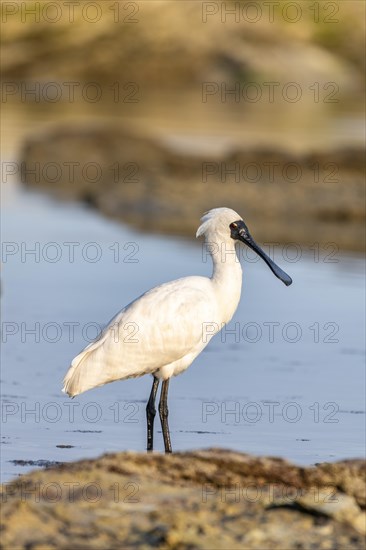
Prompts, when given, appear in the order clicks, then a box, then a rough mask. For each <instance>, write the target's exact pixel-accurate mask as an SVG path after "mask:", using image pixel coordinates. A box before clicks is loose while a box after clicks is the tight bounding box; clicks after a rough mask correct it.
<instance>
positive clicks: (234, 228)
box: [196, 208, 292, 286]
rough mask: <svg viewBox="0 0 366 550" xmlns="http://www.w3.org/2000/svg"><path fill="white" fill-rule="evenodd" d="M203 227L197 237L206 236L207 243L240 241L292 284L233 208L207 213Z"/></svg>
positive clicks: (203, 219)
mask: <svg viewBox="0 0 366 550" xmlns="http://www.w3.org/2000/svg"><path fill="white" fill-rule="evenodd" d="M201 222H202V223H201V225H200V226H199V228H198V229H197V233H196V237H200V236H201V235H204V236H205V238H206V241H213V240H216V239H217V238H219V239H220V240H221V239H224V240H225V239H233V240H234V241H240V242H242V243H244V244H246V245H247V246H249V248H251V249H252V250H254V252H256V253H257V254H258V255H259V256H260V257H261V258H262V259H263V260H264V261H265V262H266V264H267V265H268V267H269V268H270V269H271V271H272V272H273V273H274V275H276V277H278V279H280V280H281V281H282V282H283V283H284V284H285V285H286V286H289V285H290V284H291V283H292V279H291V277H290V276H289V275H287V273H285V272H284V271H283V270H282V269H281V268H280V267H279V266H278V265H277V264H275V262H274V261H273V260H272V259H271V258H270V257H269V256H267V254H266V253H265V252H264V251H263V250H262V249H261V247H260V246H259V245H257V243H256V242H255V240H254V239H253V237H252V236H251V234H250V233H249V229H248V227H247V226H246V225H245V223H244V220H243V219H242V217H241V216H239V214H238V213H237V212H235V210H232V209H231V208H214V209H212V210H209V211H208V212H206V213H205V214H204V215H203V217H202V218H201Z"/></svg>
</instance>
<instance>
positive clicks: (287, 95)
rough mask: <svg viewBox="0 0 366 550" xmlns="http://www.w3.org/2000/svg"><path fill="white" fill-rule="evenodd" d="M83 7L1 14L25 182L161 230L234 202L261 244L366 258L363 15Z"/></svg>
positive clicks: (358, 5) (274, 8)
mask: <svg viewBox="0 0 366 550" xmlns="http://www.w3.org/2000/svg"><path fill="white" fill-rule="evenodd" d="M25 4H26V7H25V6H24V5H25ZM71 4H75V5H74V6H73V7H72V6H71V5H70V3H62V4H59V7H57V5H56V6H55V3H49V2H27V3H24V2H23V3H21V2H18V3H17V2H4V3H3V4H2V6H1V9H2V17H3V22H5V24H3V35H2V49H3V64H2V78H3V82H2V91H3V102H6V104H7V105H6V107H7V110H8V112H9V113H10V114H9V118H10V119H11V117H14V120H15V119H17V125H18V129H17V130H14V129H13V130H12V131H13V132H14V131H16V132H18V134H19V136H17V139H16V140H15V141H16V142H17V144H18V150H19V151H20V153H19V160H21V161H22V162H23V164H22V180H23V182H24V183H27V184H28V185H37V186H41V187H42V188H44V189H47V190H50V191H52V192H54V191H56V192H57V193H58V194H59V195H62V196H64V197H66V196H67V197H69V198H70V197H72V198H77V199H81V200H86V201H87V202H89V203H91V204H93V205H94V206H96V207H97V208H99V209H100V210H101V211H103V212H104V213H105V214H107V215H110V216H113V217H116V218H121V219H122V220H125V221H127V222H129V223H132V224H135V225H137V226H139V227H142V228H144V229H148V230H156V231H164V232H169V233H171V232H173V233H182V234H192V233H193V231H194V228H195V227H196V226H197V222H198V218H199V216H200V215H201V214H202V212H203V211H205V210H207V209H209V208H211V207H213V206H221V205H226V206H231V207H234V208H236V209H237V210H238V211H239V212H241V213H243V216H245V218H246V219H247V220H248V224H250V226H251V227H252V228H253V233H254V234H255V235H256V237H257V238H258V239H259V240H261V239H262V240H266V241H271V242H274V241H279V242H297V243H300V244H309V245H310V244H311V243H314V242H318V243H319V242H322V243H335V245H336V246H337V247H338V246H339V247H341V248H343V249H348V250H355V251H359V250H363V249H364V232H363V225H364V220H365V209H364V201H363V197H364V187H363V185H364V168H363V165H364V156H363V145H364V141H363V140H364V137H363V135H364V131H363V96H364V80H363V69H364V51H363V44H364V37H365V35H364V12H365V6H364V4H363V3H362V2H358V1H353V0H350V1H347V2H343V1H335V2H331V3H329V2H316V3H314V2H307V1H305V2H295V3H288V2H283V1H281V2H273V3H271V2H269V3H260V2H254V3H253V2H247V1H242V2H238V1H237V2H197V1H190V0H188V1H185V2H178V1H169V0H161V1H157V0H155V1H154V2H150V1H148V0H145V1H141V2H139V1H138V2H124V1H121V2H114V3H112V2H94V3H90V2H77V3H71ZM92 4H93V5H92ZM290 4H291V5H290ZM22 117H23V118H24V121H27V124H23V123H22ZM50 122H52V125H51V128H50V127H49V123H50ZM9 125H11V122H9ZM25 128H28V131H25ZM20 144H22V147H20V146H19V145H20ZM49 163H51V164H49ZM52 163H54V166H53V169H52ZM55 165H56V166H55ZM93 166H94V168H93ZM35 167H37V168H35ZM70 167H72V173H71V171H70V170H71V168H70ZM32 170H33V175H32V173H31V172H32ZM34 170H35V172H34ZM52 170H53V171H52ZM93 170H94V171H93ZM37 171H38V173H37ZM35 173H36V175H35Z"/></svg>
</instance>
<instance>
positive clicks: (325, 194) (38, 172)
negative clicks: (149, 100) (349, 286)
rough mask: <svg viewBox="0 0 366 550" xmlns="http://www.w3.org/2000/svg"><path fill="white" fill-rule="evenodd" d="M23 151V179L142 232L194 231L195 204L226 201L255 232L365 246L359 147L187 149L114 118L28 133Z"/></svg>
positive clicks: (268, 238)
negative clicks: (332, 148) (90, 207)
mask: <svg viewBox="0 0 366 550" xmlns="http://www.w3.org/2000/svg"><path fill="white" fill-rule="evenodd" d="M20 160H21V161H22V163H21V166H22V181H23V183H25V184H26V185H28V186H30V187H36V188H39V189H42V190H45V191H47V192H50V193H53V194H55V195H57V196H59V197H63V198H67V199H75V200H81V201H85V202H87V203H88V204H90V205H92V206H93V207H95V208H97V209H98V210H100V211H101V212H102V213H103V214H105V215H107V216H110V217H113V218H116V219H120V220H122V221H124V222H127V223H130V224H132V225H133V226H135V227H138V228H139V229H142V230H144V231H156V232H162V233H169V234H178V235H189V236H193V235H194V233H195V229H196V227H197V222H198V220H199V218H200V216H201V215H202V212H204V211H206V210H208V209H210V208H213V207H216V206H223V205H225V206H228V207H231V208H234V209H236V210H238V211H239V212H243V215H245V219H246V220H247V221H248V224H250V227H251V228H252V231H253V234H254V235H255V236H256V238H257V239H258V240H260V241H261V240H262V241H264V242H271V243H273V242H277V241H278V242H279V243H297V245H298V246H300V245H301V246H309V249H310V247H311V246H312V245H314V243H318V245H320V246H324V247H326V246H328V247H329V246H330V245H332V244H333V245H334V246H336V247H337V248H338V249H343V250H350V251H363V250H364V246H365V238H364V231H363V227H364V223H365V208H364V202H363V200H362V197H363V193H364V153H363V151H362V149H361V148H358V147H348V148H347V147H345V148H342V149H335V150H327V149H324V150H323V151H316V152H315V151H313V150H310V149H309V150H304V151H303V152H294V151H289V150H288V149H281V148H280V147H276V146H271V147H270V146H268V147H258V146H257V147H254V148H253V147H252V148H250V147H247V146H244V145H243V147H241V148H235V149H233V150H229V151H223V152H222V153H217V152H216V153H213V152H212V153H211V154H204V153H203V152H202V151H200V150H197V151H196V152H195V153H192V152H188V151H182V149H180V148H179V147H177V146H176V145H174V143H169V142H167V140H165V141H162V140H161V139H159V138H158V137H154V136H148V135H144V134H143V133H142V132H138V131H136V130H132V129H131V128H129V127H126V126H123V125H121V124H112V123H110V122H108V123H107V122H103V123H101V122H99V123H96V122H95V123H93V122H91V123H88V124H84V125H81V124H80V123H79V124H75V125H70V124H69V125H64V126H62V125H55V126H54V127H51V128H48V129H47V130H44V131H41V132H38V133H35V134H33V135H31V136H29V137H28V138H26V140H25V142H24V147H23V149H22V151H21V153H20ZM331 252H332V249H330V250H329V253H331Z"/></svg>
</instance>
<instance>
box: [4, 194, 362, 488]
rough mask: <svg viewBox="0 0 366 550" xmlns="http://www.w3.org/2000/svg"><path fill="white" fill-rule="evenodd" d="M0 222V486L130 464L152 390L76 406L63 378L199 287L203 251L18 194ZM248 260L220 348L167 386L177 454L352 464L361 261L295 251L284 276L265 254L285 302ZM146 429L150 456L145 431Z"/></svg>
mask: <svg viewBox="0 0 366 550" xmlns="http://www.w3.org/2000/svg"><path fill="white" fill-rule="evenodd" d="M3 209H4V220H3V223H4V227H3V233H2V236H3V241H4V243H5V245H3V246H7V247H8V248H6V249H4V248H3V255H2V274H1V283H2V305H3V316H2V329H3V331H2V340H3V345H2V372H1V379H2V391H3V404H2V423H3V427H2V434H1V437H2V439H1V442H2V453H1V461H2V462H1V469H2V481H6V480H8V479H10V478H11V477H14V476H16V475H18V474H21V473H24V472H26V471H28V470H30V469H33V468H34V467H35V466H37V465H38V466H40V467H41V466H45V465H47V464H48V462H50V463H54V462H63V461H71V460H75V459H79V458H83V457H95V456H97V455H100V454H101V453H104V452H107V451H110V452H113V451H122V450H127V449H130V450H137V451H143V450H144V448H145V402H146V399H147V397H148V394H149V391H150V386H151V378H150V377H143V378H141V379H136V380H128V381H124V382H116V383H114V384H110V385H108V386H105V387H103V388H99V389H95V390H92V391H90V392H87V393H86V394H84V395H82V396H79V397H77V398H75V399H74V400H70V399H69V398H67V397H66V396H65V395H64V394H62V393H61V391H60V390H61V387H62V378H63V376H64V374H65V372H66V369H67V367H68V365H69V363H70V360H71V359H72V358H73V357H74V356H75V355H76V354H77V353H78V352H79V351H80V349H82V348H83V347H85V345H86V344H87V343H88V341H89V340H90V339H92V338H94V337H95V335H96V330H97V327H100V326H103V324H104V323H105V322H107V321H108V320H109V319H110V318H111V317H112V315H113V314H114V313H115V312H116V311H118V310H119V309H120V308H121V307H122V306H123V305H125V304H126V303H128V302H129V301H130V300H131V299H133V298H134V297H135V296H136V295H139V294H140V293H142V292H144V291H145V290H147V289H148V288H149V287H151V286H154V285H156V284H158V283H161V282H163V281H167V280H170V279H174V278H176V277H180V276H184V275H190V274H202V275H204V274H209V273H210V268H211V266H210V262H209V261H204V259H205V258H204V255H203V254H202V247H201V244H200V243H196V242H193V241H192V242H191V241H188V240H184V239H179V238H169V237H161V236H154V235H146V234H142V233H138V232H136V231H133V230H131V229H129V228H128V227H125V226H123V225H120V224H117V223H114V222H112V221H109V220H106V219H105V218H103V217H102V216H100V215H99V214H98V213H97V212H95V211H92V210H89V209H88V208H86V207H85V206H83V205H80V204H68V203H61V202H55V201H53V200H52V199H50V198H48V197H44V196H42V195H40V194H37V193H33V192H28V191H26V190H24V189H23V188H21V187H20V186H17V185H10V184H9V186H7V187H5V188H4V189H3ZM9 243H10V244H9ZM11 243H13V244H11ZM22 243H23V244H22ZM37 243H38V244H37ZM52 243H53V244H52ZM67 243H69V244H67ZM70 243H75V244H70ZM92 243H94V244H92ZM26 249H27V250H28V251H29V250H30V249H34V250H35V252H34V253H32V252H30V253H28V254H27V253H26ZM72 249H73V250H74V258H72V252H71V251H72ZM117 252H118V253H119V254H117ZM328 252H329V251H328ZM4 253H5V254H4ZM96 255H99V259H98V261H94V259H95V258H96ZM251 259H252V256H250V257H249V258H247V259H244V260H243V266H244V284H243V295H242V299H241V303H240V305H239V308H238V311H237V313H236V315H235V317H234V319H233V320H232V321H231V323H230V324H229V325H228V327H227V329H226V332H223V333H221V335H218V336H216V337H215V338H214V339H213V340H212V341H211V343H210V344H209V346H208V347H207V348H206V350H205V351H204V352H203V353H202V354H201V356H200V357H199V358H198V359H197V360H196V361H195V363H194V364H193V365H192V367H191V368H190V369H189V370H188V371H186V373H184V374H183V375H182V376H180V377H178V378H175V379H174V380H173V381H172V383H171V386H170V394H169V397H170V399H169V403H170V428H171V436H172V442H173V447H174V449H175V450H183V449H197V448H207V447H212V446H220V447H226V448H232V449H237V450H240V451H244V452H248V453H254V454H271V455H277V456H283V457H286V458H289V459H291V460H293V461H295V462H297V463H301V464H313V463H316V462H321V461H330V460H331V461H333V460H338V459H343V458H346V457H360V456H362V455H363V454H364V448H365V441H364V427H365V400H364V389H365V378H364V360H365V355H364V337H363V335H364V332H365V318H364V308H363V304H364V259H363V258H362V257H360V256H356V255H354V256H347V257H345V256H340V255H339V254H336V255H335V256H334V257H333V258H329V257H328V258H326V257H325V253H324V251H320V257H319V261H317V258H316V256H315V253H314V252H310V251H308V252H307V254H305V251H304V252H303V253H302V254H301V258H299V261H289V260H288V259H286V258H285V257H284V251H283V250H282V249H279V248H278V249H276V254H275V259H276V260H277V261H278V263H279V264H280V265H281V266H282V267H283V268H284V269H285V270H286V271H288V272H289V273H290V274H291V276H292V277H293V279H294V284H293V285H292V286H291V287H289V288H286V287H285V286H284V285H283V284H282V283H281V282H280V281H278V280H277V279H276V278H275V277H273V275H272V274H271V272H270V271H269V269H268V268H267V267H266V266H265V264H264V263H263V262H253V261H251ZM329 259H333V260H336V261H335V262H329V261H327V260H329ZM273 323H275V324H273ZM230 331H233V332H230ZM272 331H273V332H272ZM156 429H157V430H158V433H156V436H155V446H156V450H159V451H161V450H162V448H163V444H162V436H161V433H160V426H159V422H158V419H157V421H156Z"/></svg>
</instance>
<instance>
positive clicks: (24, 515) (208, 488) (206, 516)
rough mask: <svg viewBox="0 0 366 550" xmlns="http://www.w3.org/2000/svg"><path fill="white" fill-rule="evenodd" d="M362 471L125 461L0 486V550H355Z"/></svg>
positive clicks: (231, 460) (232, 455) (353, 467)
mask: <svg viewBox="0 0 366 550" xmlns="http://www.w3.org/2000/svg"><path fill="white" fill-rule="evenodd" d="M365 474H366V468H365V462H364V461H362V460H347V461H342V462H338V463H334V464H330V463H324V464H319V465H317V466H315V467H307V468H304V467H299V466H295V465H293V464H291V463H289V462H287V461H285V460H283V459H280V458H270V457H253V456H250V455H246V454H240V453H236V452H231V451H226V450H222V449H211V450H203V451H195V452H189V453H176V454H173V455H161V454H158V453H154V454H139V453H132V452H124V453H118V454H107V455H104V456H102V457H100V458H98V459H95V460H82V461H79V462H75V463H64V464H62V465H60V466H56V467H52V468H49V469H46V470H40V471H35V472H32V473H30V474H27V475H24V476H21V477H19V479H17V480H15V481H13V482H11V483H10V484H7V485H5V486H3V487H2V501H3V507H2V543H1V548H4V549H5V548H15V547H16V548H24V549H30V548H32V549H39V550H41V549H45V548H47V549H49V548H65V549H66V548H71V547H72V548H79V549H84V548H85V549H86V548H93V549H94V548H95V549H106V548H124V549H125V548H142V549H143V548H152V547H153V548H162V549H163V548H164V549H178V548H179V549H183V548H192V549H193V548H202V549H207V548H210V549H214V548H215V549H216V548H231V549H242V548H246V549H258V548H261V549H267V548H271V549H272V548H273V549H276V548H282V549H283V548H286V549H288V550H289V549H295V548H296V549H302V548H303V549H310V548H324V549H326V548H329V549H338V548H339V549H342V550H343V549H345V548H347V550H348V549H350V550H351V549H360V550H361V549H362V548H364V546H363V545H364V534H365V514H364V510H365V506H366V493H365Z"/></svg>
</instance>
